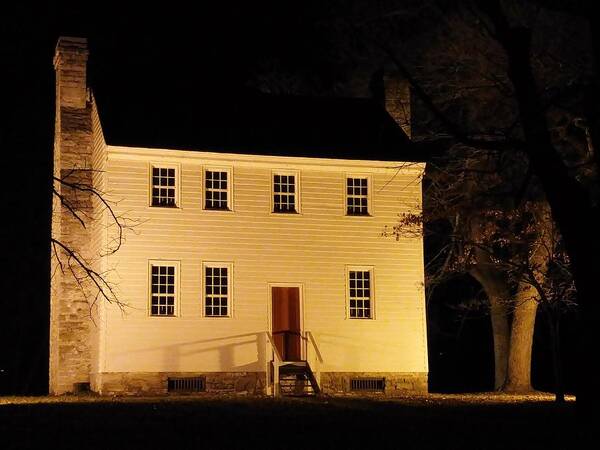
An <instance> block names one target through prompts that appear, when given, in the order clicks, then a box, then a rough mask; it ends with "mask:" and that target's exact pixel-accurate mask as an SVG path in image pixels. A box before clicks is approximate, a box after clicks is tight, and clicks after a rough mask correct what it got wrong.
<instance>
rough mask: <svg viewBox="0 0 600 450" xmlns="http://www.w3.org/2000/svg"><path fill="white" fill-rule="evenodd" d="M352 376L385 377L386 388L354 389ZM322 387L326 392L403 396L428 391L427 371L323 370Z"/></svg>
mask: <svg viewBox="0 0 600 450" xmlns="http://www.w3.org/2000/svg"><path fill="white" fill-rule="evenodd" d="M352 378H385V390H384V391H383V392H381V391H352V390H351V389H350V380H351V379H352ZM321 389H322V391H323V393H324V394H329V395H335V394H352V395H356V396H367V395H385V396H390V397H394V396H402V395H406V394H409V393H426V392H427V373H426V372H406V373H404V372H321Z"/></svg>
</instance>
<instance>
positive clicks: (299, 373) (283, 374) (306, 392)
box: [279, 361, 321, 397]
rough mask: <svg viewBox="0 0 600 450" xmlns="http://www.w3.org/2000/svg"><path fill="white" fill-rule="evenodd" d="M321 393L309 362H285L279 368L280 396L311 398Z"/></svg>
mask: <svg viewBox="0 0 600 450" xmlns="http://www.w3.org/2000/svg"><path fill="white" fill-rule="evenodd" d="M320 393H321V390H320V389H319V384H318V383H317V380H316V378H315V376H314V374H313V372H312V370H311V369H310V366H309V364H308V362H307V361H283V362H282V363H281V365H280V366H279V394H280V395H282V396H286V397H310V396H315V395H318V394H320Z"/></svg>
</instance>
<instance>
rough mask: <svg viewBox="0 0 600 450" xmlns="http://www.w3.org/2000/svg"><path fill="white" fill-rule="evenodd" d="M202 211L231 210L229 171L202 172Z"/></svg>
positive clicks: (207, 170) (210, 170) (213, 170)
mask: <svg viewBox="0 0 600 450" xmlns="http://www.w3.org/2000/svg"><path fill="white" fill-rule="evenodd" d="M204 209H219V210H231V209H232V208H231V170H229V169H206V170H205V171H204Z"/></svg>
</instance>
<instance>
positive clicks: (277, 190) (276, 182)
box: [273, 172, 300, 213]
mask: <svg viewBox="0 0 600 450" xmlns="http://www.w3.org/2000/svg"><path fill="white" fill-rule="evenodd" d="M299 197H300V196H299V189H298V173H297V172H274V173H273V212H275V213H297V212H299Z"/></svg>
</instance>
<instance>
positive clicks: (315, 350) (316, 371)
mask: <svg viewBox="0 0 600 450" xmlns="http://www.w3.org/2000/svg"><path fill="white" fill-rule="evenodd" d="M304 334H305V336H306V337H305V342H306V361H307V362H308V364H309V366H310V367H311V370H312V371H313V375H314V377H315V380H316V381H317V385H318V386H319V389H320V388H321V364H322V363H323V355H321V352H320V351H319V347H318V346H317V341H316V340H315V336H314V335H313V334H312V333H311V332H310V331H305V332H304ZM309 343H310V348H311V349H312V351H311V352H309V351H308V349H309V345H308V344H309ZM313 355H314V358H311V356H313ZM313 359H314V362H313Z"/></svg>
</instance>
